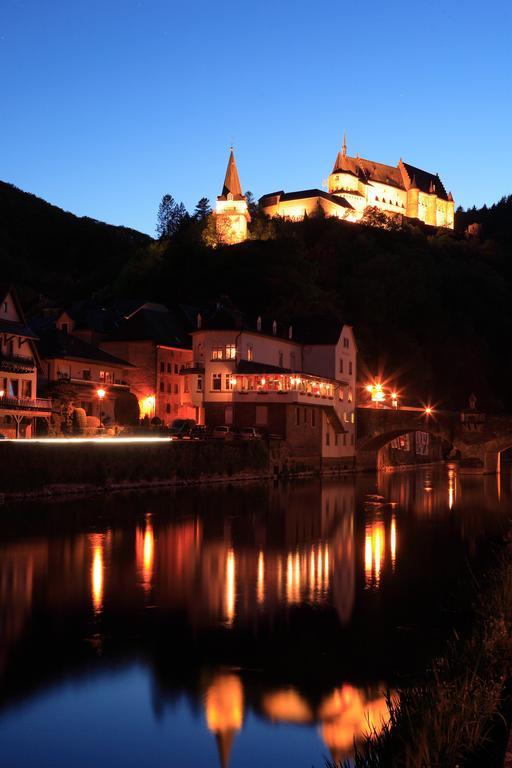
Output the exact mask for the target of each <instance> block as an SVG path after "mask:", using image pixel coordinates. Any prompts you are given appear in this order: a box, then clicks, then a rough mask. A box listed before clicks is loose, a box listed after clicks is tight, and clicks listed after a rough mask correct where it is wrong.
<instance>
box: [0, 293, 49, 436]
mask: <svg viewBox="0 0 512 768" xmlns="http://www.w3.org/2000/svg"><path fill="white" fill-rule="evenodd" d="M36 338H37V337H36V334H35V333H34V332H33V331H32V329H31V328H29V327H28V326H27V323H26V320H25V317H24V314H23V310H22V308H21V305H20V303H19V300H18V297H17V295H16V292H15V291H14V289H13V288H12V287H1V288H0V434H1V435H3V437H31V436H33V434H32V431H33V424H34V419H35V418H36V417H44V418H49V417H50V415H51V400H47V399H42V398H38V397H37V374H38V368H39V369H40V358H39V355H38V353H37V348H36V345H35V340H36Z"/></svg>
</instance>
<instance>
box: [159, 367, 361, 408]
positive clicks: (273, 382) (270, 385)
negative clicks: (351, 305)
mask: <svg viewBox="0 0 512 768" xmlns="http://www.w3.org/2000/svg"><path fill="white" fill-rule="evenodd" d="M350 372H351V371H350ZM222 377H223V374H222V373H213V374H212V391H214V392H221V391H222V389H225V390H226V391H228V392H230V391H232V390H233V389H234V387H235V386H236V384H235V383H234V382H233V380H232V374H230V373H225V374H224V387H222ZM285 378H286V379H288V377H285ZM263 386H264V385H263V381H262V377H256V378H253V377H252V376H248V377H245V376H244V377H243V378H242V382H241V388H242V390H244V391H245V390H248V391H254V390H258V389H259V388H260V387H263ZM265 386H266V388H267V389H269V390H274V391H276V392H277V391H280V388H279V381H278V379H276V378H274V377H272V376H270V377H268V380H267V379H265ZM160 390H161V391H162V392H163V391H164V390H163V389H162V384H161V385H160ZM168 391H170V390H168ZM175 391H176V392H177V391H178V390H177V389H176V390H175ZM188 391H189V388H188V381H187V377H185V392H188ZM197 391H198V392H202V391H203V379H202V376H198V377H197ZM338 398H339V400H344V399H345V392H344V390H343V388H342V387H339V388H338ZM353 399H354V398H353V392H352V388H351V387H349V388H348V391H347V400H348V402H349V403H351V402H352V401H353Z"/></svg>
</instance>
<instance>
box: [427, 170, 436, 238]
mask: <svg viewBox="0 0 512 768" xmlns="http://www.w3.org/2000/svg"><path fill="white" fill-rule="evenodd" d="M436 208H437V192H436V185H435V184H434V182H433V181H431V182H430V186H429V189H428V197H427V216H426V220H425V223H426V224H430V226H431V227H435V226H436V224H437V211H436Z"/></svg>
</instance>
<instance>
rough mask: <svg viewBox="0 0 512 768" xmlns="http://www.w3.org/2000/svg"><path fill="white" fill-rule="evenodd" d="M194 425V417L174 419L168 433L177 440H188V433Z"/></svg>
mask: <svg viewBox="0 0 512 768" xmlns="http://www.w3.org/2000/svg"><path fill="white" fill-rule="evenodd" d="M195 426H196V422H195V420H194V419H174V421H173V423H172V424H171V428H170V430H169V435H170V436H171V437H175V438H177V439H178V440H190V433H191V432H192V430H193V429H194V427H195Z"/></svg>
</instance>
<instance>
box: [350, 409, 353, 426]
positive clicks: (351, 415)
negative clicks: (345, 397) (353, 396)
mask: <svg viewBox="0 0 512 768" xmlns="http://www.w3.org/2000/svg"><path fill="white" fill-rule="evenodd" d="M350 421H351V422H352V424H353V423H354V412H353V411H352V413H351V414H350Z"/></svg>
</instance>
